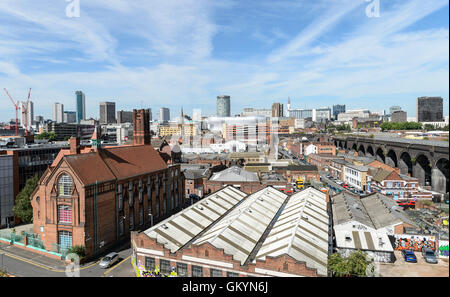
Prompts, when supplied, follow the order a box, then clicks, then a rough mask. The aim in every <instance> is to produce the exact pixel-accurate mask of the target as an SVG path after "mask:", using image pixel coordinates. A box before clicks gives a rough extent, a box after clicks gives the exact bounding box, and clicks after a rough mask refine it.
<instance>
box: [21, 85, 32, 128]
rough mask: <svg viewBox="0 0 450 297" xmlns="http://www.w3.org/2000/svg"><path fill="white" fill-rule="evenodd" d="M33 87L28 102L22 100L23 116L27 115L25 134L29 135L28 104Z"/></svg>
mask: <svg viewBox="0 0 450 297" xmlns="http://www.w3.org/2000/svg"><path fill="white" fill-rule="evenodd" d="M30 94H31V88H30V90H29V91H28V98H27V102H22V117H25V135H26V136H27V135H28V104H29V103H30ZM24 103H25V104H24Z"/></svg>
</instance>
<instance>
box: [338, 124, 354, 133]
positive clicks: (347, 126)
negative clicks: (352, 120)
mask: <svg viewBox="0 0 450 297" xmlns="http://www.w3.org/2000/svg"><path fill="white" fill-rule="evenodd" d="M336 130H337V131H347V132H350V131H351V130H352V128H351V127H350V125H346V124H342V125H340V126H336Z"/></svg>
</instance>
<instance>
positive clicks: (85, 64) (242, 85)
mask: <svg viewBox="0 0 450 297" xmlns="http://www.w3.org/2000/svg"><path fill="white" fill-rule="evenodd" d="M70 1H74V0H70ZM372 1H376V0H372ZM79 2H80V17H79V18H77V17H75V18H69V17H67V15H66V6H67V5H68V4H69V2H66V0H41V1H35V0H1V1H0V87H1V88H2V89H3V88H4V87H6V88H7V89H8V91H9V92H10V93H11V94H12V95H13V97H15V99H16V100H24V99H25V97H26V95H27V91H28V88H30V87H31V88H32V89H33V90H32V96H31V97H32V98H31V99H32V100H33V102H34V109H35V115H44V116H45V117H51V110H52V109H51V106H52V104H53V103H54V102H60V103H63V104H64V109H65V110H75V91H76V90H83V91H84V92H85V94H86V104H87V109H86V112H87V116H88V117H98V114H99V106H98V103H99V102H101V101H106V100H108V101H115V102H116V109H117V110H120V109H124V110H131V109H132V108H141V107H145V108H152V110H153V116H157V112H158V110H159V108H160V107H162V106H165V107H169V108H170V109H171V115H172V116H177V115H178V114H179V110H180V108H181V106H183V109H184V111H185V112H186V113H188V114H191V113H192V109H193V108H201V109H202V112H203V113H204V114H214V113H215V103H216V96H217V95H221V94H225V95H230V96H231V111H232V113H233V114H237V113H240V112H241V111H242V108H244V107H258V108H270V106H271V104H272V103H273V102H282V103H286V102H287V98H288V97H290V98H291V104H292V106H293V107H294V108H305V107H307V108H314V107H323V106H331V105H332V104H337V103H340V104H346V105H347V109H351V108H360V107H366V108H369V109H370V110H372V111H381V110H383V109H385V110H388V109H389V107H390V106H392V105H400V106H402V107H403V109H404V110H406V111H407V112H408V116H411V117H414V116H415V114H416V110H415V104H416V103H415V102H416V98H417V97H419V96H441V97H443V98H444V114H445V115H448V99H449V85H448V81H449V60H448V59H449V58H448V57H449V28H448V24H449V1H448V0H433V1H423V0H379V3H380V16H379V17H372V18H369V17H368V16H367V15H366V7H367V5H369V4H370V3H369V2H366V1H364V0H314V1H313V0H296V1H288V0H277V1H274V0H271V1H266V0H245V1H244V0H225V1H212V0H209V1H207V0H182V1H181V0H179V1H170V0H164V1H163V0H146V1H143V0H133V1H127V0H79ZM1 92H2V93H1V94H0V100H1V101H0V102H3V105H2V106H3V107H2V108H1V109H0V121H1V120H4V121H5V120H9V119H11V118H13V117H14V109H13V107H12V105H11V103H10V102H9V99H8V97H7V96H6V94H5V93H4V92H3V90H1Z"/></svg>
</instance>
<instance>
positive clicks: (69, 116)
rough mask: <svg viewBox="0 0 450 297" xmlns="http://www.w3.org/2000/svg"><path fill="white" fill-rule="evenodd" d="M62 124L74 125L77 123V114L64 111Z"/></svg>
mask: <svg viewBox="0 0 450 297" xmlns="http://www.w3.org/2000/svg"><path fill="white" fill-rule="evenodd" d="M64 123H68V124H76V123H77V113H76V112H75V111H65V112H64Z"/></svg>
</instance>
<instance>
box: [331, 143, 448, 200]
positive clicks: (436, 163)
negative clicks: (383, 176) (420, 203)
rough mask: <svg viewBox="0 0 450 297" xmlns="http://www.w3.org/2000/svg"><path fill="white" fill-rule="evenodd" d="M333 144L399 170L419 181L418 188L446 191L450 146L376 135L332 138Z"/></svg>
mask: <svg viewBox="0 0 450 297" xmlns="http://www.w3.org/2000/svg"><path fill="white" fill-rule="evenodd" d="M333 139H334V144H335V145H336V147H338V148H340V149H345V150H346V152H358V155H359V156H365V157H373V158H376V159H377V160H379V161H381V162H383V163H385V164H387V165H390V166H392V167H398V168H400V171H401V173H403V174H409V175H411V176H413V177H416V178H418V179H419V184H420V185H421V186H428V185H429V186H431V189H432V190H433V191H436V192H440V193H448V191H449V143H448V142H446V141H430V140H416V139H403V138H395V137H381V136H375V137H373V138H370V137H363V136H334V137H333Z"/></svg>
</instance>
